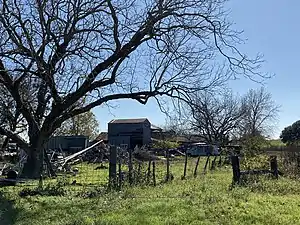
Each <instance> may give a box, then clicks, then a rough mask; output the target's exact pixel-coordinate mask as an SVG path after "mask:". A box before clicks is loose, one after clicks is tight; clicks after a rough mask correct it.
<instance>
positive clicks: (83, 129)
mask: <svg viewBox="0 0 300 225" xmlns="http://www.w3.org/2000/svg"><path fill="white" fill-rule="evenodd" d="M98 128H99V123H98V121H97V119H96V116H95V114H94V113H93V112H91V111H88V112H86V113H83V114H80V115H76V116H74V117H72V118H70V119H68V120H66V121H65V122H63V123H62V125H61V127H60V128H58V129H57V130H56V131H55V135H84V136H88V137H89V138H90V140H93V139H95V138H96V137H97V135H98V133H99V130H98Z"/></svg>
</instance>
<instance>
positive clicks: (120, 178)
mask: <svg viewBox="0 0 300 225" xmlns="http://www.w3.org/2000/svg"><path fill="white" fill-rule="evenodd" d="M122 179H123V178H122V163H121V159H119V189H120V190H121V189H122Z"/></svg>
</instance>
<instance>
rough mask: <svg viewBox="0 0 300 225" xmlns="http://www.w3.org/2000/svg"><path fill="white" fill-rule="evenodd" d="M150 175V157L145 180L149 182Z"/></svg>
mask: <svg viewBox="0 0 300 225" xmlns="http://www.w3.org/2000/svg"><path fill="white" fill-rule="evenodd" d="M150 175H151V159H149V163H148V170H147V182H148V183H150Z"/></svg>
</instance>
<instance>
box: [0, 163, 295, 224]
mask: <svg viewBox="0 0 300 225" xmlns="http://www.w3.org/2000/svg"><path fill="white" fill-rule="evenodd" d="M195 161H196V159H192V160H191V161H189V164H188V172H187V175H188V176H187V179H186V180H181V179H180V176H181V175H182V169H183V163H182V162H176V163H175V162H174V163H172V164H171V171H172V173H173V174H174V176H175V179H174V180H173V181H172V182H168V183H164V184H161V185H158V186H157V187H153V186H133V187H130V188H127V187H124V189H123V190H122V191H113V192H105V191H101V190H100V189H99V190H97V188H96V187H94V188H93V187H90V188H86V189H81V190H82V191H81V194H83V193H84V192H83V191H84V190H85V193H86V194H90V196H83V195H78V193H79V192H78V193H75V192H74V193H73V194H72V192H70V193H69V194H67V195H65V196H49V195H38V196H27V197H26V198H20V197H19V196H18V192H19V191H20V188H18V187H14V188H13V189H9V188H4V189H3V191H4V193H2V194H0V200H1V204H0V224H8V225H10V224H14V225H25V224H26V225H38V224H50V225H52V224H55V225H74V224H80V225H94V224H97V225H98V224H120V225H121V224H151V225H152V224H154V225H155V224H205V225H207V224H208V225H210V224H211V225H213V224H224V225H226V224H228V225H229V224H230V225H231V224H246V225H247V224H249V225H250V224H251V225H252V224H299V215H300V207H299V201H300V197H299V196H298V195H296V194H295V193H299V192H300V186H299V185H298V182H297V181H296V180H292V179H289V178H284V177H280V178H279V180H274V179H270V178H268V177H267V176H259V177H252V181H253V182H248V183H247V184H246V185H244V186H237V187H234V188H231V181H232V180H231V179H232V172H231V168H230V167H223V168H222V169H217V170H215V171H213V172H210V173H207V174H206V175H203V174H201V173H200V172H199V176H198V177H197V178H193V176H192V174H193V169H194V166H195ZM262 161H263V159H262ZM254 163H256V162H253V165H251V168H253V167H258V166H260V165H258V164H257V165H256V164H254ZM163 166H164V164H163V163H162V164H158V168H157V169H158V170H159V169H160V168H162V167H163ZM203 166H204V160H201V165H200V166H199V169H200V170H201V169H202V168H203ZM85 167H87V165H85ZM54 184H55V183H54ZM64 188H65V189H66V190H69V191H70V187H69V186H66V187H64ZM93 193H94V194H93ZM266 209H267V210H266Z"/></svg>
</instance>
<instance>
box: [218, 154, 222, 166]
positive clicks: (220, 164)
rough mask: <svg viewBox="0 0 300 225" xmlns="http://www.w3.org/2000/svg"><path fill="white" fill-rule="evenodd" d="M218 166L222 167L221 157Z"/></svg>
mask: <svg viewBox="0 0 300 225" xmlns="http://www.w3.org/2000/svg"><path fill="white" fill-rule="evenodd" d="M218 166H219V167H221V166H222V156H221V155H220V158H219V162H218Z"/></svg>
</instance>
